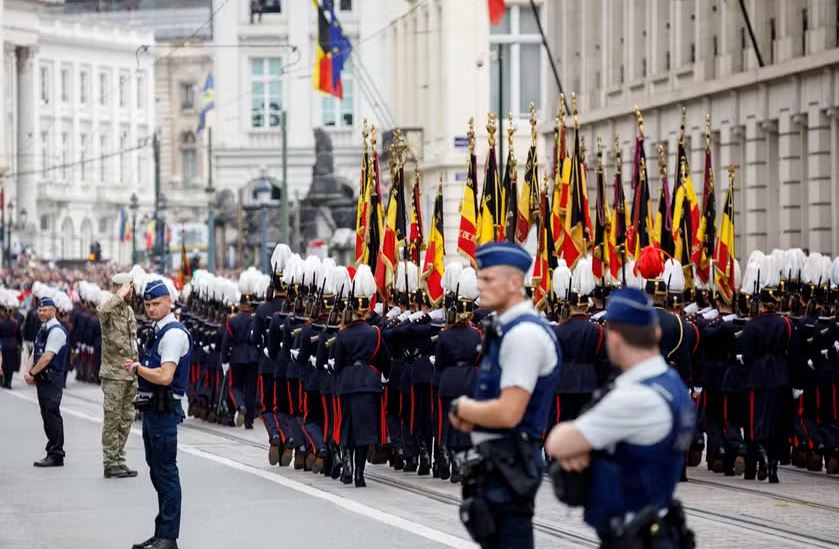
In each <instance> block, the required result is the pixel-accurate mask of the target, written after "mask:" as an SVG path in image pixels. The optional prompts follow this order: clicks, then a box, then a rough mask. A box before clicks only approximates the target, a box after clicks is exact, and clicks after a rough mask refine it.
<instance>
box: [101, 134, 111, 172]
mask: <svg viewBox="0 0 839 549" xmlns="http://www.w3.org/2000/svg"><path fill="white" fill-rule="evenodd" d="M107 154H108V137H107V136H104V135H100V136H99V181H102V182H103V183H104V182H105V179H107V176H108V163H109V162H110V161H109V160H108V158H107Z"/></svg>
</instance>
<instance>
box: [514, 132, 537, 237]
mask: <svg viewBox="0 0 839 549" xmlns="http://www.w3.org/2000/svg"><path fill="white" fill-rule="evenodd" d="M540 208H541V196H540V195H539V165H538V160H537V156H536V142H535V140H533V141H531V143H530V150H528V151H527V165H526V167H525V170H524V183H523V184H522V186H521V194H519V199H518V204H517V208H516V234H515V238H516V242H518V243H519V244H524V243H525V242H527V236H528V234H530V226H531V225H533V223H534V222H535V220H536V219H537V218H538V217H539V214H540Z"/></svg>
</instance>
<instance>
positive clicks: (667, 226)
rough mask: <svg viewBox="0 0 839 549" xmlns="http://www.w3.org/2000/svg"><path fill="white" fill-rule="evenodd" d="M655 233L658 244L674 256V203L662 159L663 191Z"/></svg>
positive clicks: (657, 213)
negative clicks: (672, 202)
mask: <svg viewBox="0 0 839 549" xmlns="http://www.w3.org/2000/svg"><path fill="white" fill-rule="evenodd" d="M677 181H678V180H677ZM653 234H654V235H655V236H654V238H653V239H654V241H655V244H656V246H658V248H659V249H660V250H661V251H663V252H664V253H665V254H666V255H667V256H668V257H673V254H674V253H676V244H675V243H674V241H673V205H672V204H671V202H670V186H669V183H668V182H667V166H666V165H665V164H664V163H663V161H661V192H660V193H659V195H658V209H657V210H656V214H655V224H654V229H653Z"/></svg>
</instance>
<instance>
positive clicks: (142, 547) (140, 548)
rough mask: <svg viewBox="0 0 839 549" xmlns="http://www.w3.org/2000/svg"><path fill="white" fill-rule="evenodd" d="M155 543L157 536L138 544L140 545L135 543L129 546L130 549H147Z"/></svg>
mask: <svg viewBox="0 0 839 549" xmlns="http://www.w3.org/2000/svg"><path fill="white" fill-rule="evenodd" d="M156 541H157V536H152V537H150V538H149V539H147V540H146V541H143V542H140V543H135V544H134V545H132V546H131V549H147V548H148V547H151V544H152V543H154V542H156Z"/></svg>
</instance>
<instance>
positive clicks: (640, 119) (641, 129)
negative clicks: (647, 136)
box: [635, 105, 644, 139]
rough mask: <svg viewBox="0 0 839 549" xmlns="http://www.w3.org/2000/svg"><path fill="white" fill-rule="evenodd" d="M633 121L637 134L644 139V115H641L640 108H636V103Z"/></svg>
mask: <svg viewBox="0 0 839 549" xmlns="http://www.w3.org/2000/svg"><path fill="white" fill-rule="evenodd" d="M635 121H636V122H637V124H638V134H639V135H640V136H641V139H644V117H643V116H641V109H639V108H638V105H635Z"/></svg>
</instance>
